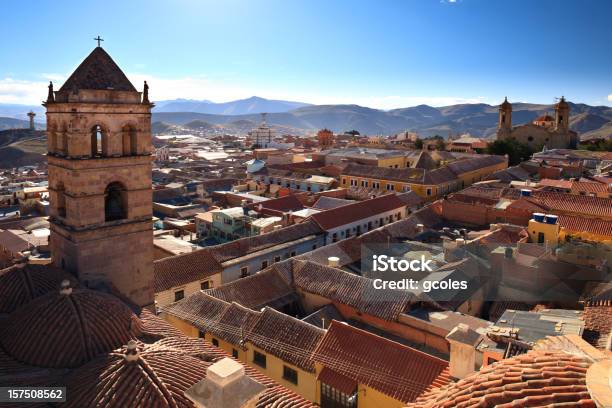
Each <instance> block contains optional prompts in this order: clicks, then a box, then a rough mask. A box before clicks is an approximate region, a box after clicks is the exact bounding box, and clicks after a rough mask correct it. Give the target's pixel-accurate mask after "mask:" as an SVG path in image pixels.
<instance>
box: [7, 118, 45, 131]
mask: <svg viewBox="0 0 612 408" xmlns="http://www.w3.org/2000/svg"><path fill="white" fill-rule="evenodd" d="M34 126H35V127H36V129H44V127H45V125H44V124H40V123H38V122H34ZM29 127H30V121H29V120H22V119H15V118H9V117H0V130H7V129H28V128H29Z"/></svg>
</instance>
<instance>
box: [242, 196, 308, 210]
mask: <svg viewBox="0 0 612 408" xmlns="http://www.w3.org/2000/svg"><path fill="white" fill-rule="evenodd" d="M253 206H254V207H255V208H258V207H259V206H261V207H262V208H265V209H267V210H276V211H283V212H287V211H297V210H301V209H302V208H304V206H303V205H302V203H301V202H300V200H298V199H297V197H296V196H295V195H293V194H290V195H287V196H285V197H279V198H274V199H271V200H266V201H262V202H260V203H257V204H254V205H253Z"/></svg>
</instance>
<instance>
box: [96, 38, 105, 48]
mask: <svg viewBox="0 0 612 408" xmlns="http://www.w3.org/2000/svg"><path fill="white" fill-rule="evenodd" d="M94 41H97V42H98V47H99V46H100V41H104V40H103V39H102V38H100V36H99V35H98V36H97V37H96V38H94Z"/></svg>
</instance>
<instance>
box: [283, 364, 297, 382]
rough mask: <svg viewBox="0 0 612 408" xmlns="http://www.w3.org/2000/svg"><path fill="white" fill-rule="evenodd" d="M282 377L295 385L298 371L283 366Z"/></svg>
mask: <svg viewBox="0 0 612 408" xmlns="http://www.w3.org/2000/svg"><path fill="white" fill-rule="evenodd" d="M283 379H285V380H287V381H289V382H290V383H292V384H295V385H297V383H298V372H297V371H296V370H294V369H293V368H291V367H287V366H286V365H284V366H283Z"/></svg>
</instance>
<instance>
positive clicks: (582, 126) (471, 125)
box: [153, 103, 612, 137]
mask: <svg viewBox="0 0 612 408" xmlns="http://www.w3.org/2000/svg"><path fill="white" fill-rule="evenodd" d="M570 106H571V110H572V116H571V123H570V126H571V128H572V129H575V130H576V131H578V132H579V133H582V132H592V131H596V130H598V129H600V128H602V131H603V132H604V133H605V132H606V131H607V128H606V127H604V126H605V125H606V124H607V123H610V122H612V108H611V107H607V106H589V105H585V104H573V103H570ZM546 112H548V113H552V112H554V106H553V105H541V104H529V103H515V104H513V112H512V122H513V123H514V124H515V125H519V124H523V123H528V122H531V121H533V120H534V119H535V118H537V117H538V116H539V115H541V114H543V113H546ZM153 118H154V120H162V121H164V122H167V123H174V124H178V125H184V124H185V123H188V122H190V121H194V120H202V121H206V122H208V123H210V124H214V125H227V124H230V123H235V122H237V121H245V120H246V121H250V122H253V124H256V123H259V122H260V121H261V118H260V116H259V115H255V114H246V115H215V114H204V113H196V112H154V113H153ZM497 119H498V106H492V105H487V104H459V105H450V106H443V107H438V108H436V107H432V106H428V105H419V106H413V107H410V108H402V109H393V110H389V111H383V110H379V109H372V108H366V107H363V106H358V105H310V106H305V107H301V108H297V109H293V110H291V111H288V112H278V113H270V114H269V115H268V117H267V121H268V123H270V124H273V125H276V126H282V127H286V128H296V129H305V130H315V129H320V128H323V127H327V128H330V129H332V130H333V131H335V132H343V131H346V130H347V129H357V130H359V131H360V132H362V133H364V134H370V135H371V134H393V133H396V132H400V131H404V130H413V131H417V132H419V134H421V135H422V136H433V135H436V134H439V135H441V136H444V137H446V136H448V134H449V132H452V133H453V134H456V133H470V134H472V135H473V136H478V137H491V136H493V135H495V131H496V129H497Z"/></svg>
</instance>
